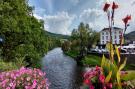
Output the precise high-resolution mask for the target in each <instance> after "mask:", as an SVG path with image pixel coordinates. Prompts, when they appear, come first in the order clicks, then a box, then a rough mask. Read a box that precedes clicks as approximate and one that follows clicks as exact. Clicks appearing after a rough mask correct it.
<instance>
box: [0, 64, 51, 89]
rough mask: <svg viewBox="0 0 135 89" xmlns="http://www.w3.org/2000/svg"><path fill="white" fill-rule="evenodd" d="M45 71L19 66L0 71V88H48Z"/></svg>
mask: <svg viewBox="0 0 135 89" xmlns="http://www.w3.org/2000/svg"><path fill="white" fill-rule="evenodd" d="M48 87H49V84H48V81H47V79H46V78H45V73H43V72H42V71H41V70H39V69H28V68H24V67H22V68H20V69H19V70H12V71H8V72H1V73H0V88H1V89H48Z"/></svg>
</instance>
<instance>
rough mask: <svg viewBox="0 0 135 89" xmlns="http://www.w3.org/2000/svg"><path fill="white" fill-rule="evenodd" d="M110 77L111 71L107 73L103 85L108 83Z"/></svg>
mask: <svg viewBox="0 0 135 89" xmlns="http://www.w3.org/2000/svg"><path fill="white" fill-rule="evenodd" d="M111 76H112V71H110V72H109V74H108V75H107V77H106V79H105V83H108V82H109V81H110V79H111Z"/></svg>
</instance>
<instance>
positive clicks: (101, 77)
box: [99, 75, 105, 83]
mask: <svg viewBox="0 0 135 89" xmlns="http://www.w3.org/2000/svg"><path fill="white" fill-rule="evenodd" d="M99 80H100V82H101V83H104V82H105V76H104V75H99Z"/></svg>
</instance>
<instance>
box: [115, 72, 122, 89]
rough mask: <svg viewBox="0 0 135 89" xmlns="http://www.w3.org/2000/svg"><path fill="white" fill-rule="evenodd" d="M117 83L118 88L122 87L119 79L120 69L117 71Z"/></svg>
mask: <svg viewBox="0 0 135 89" xmlns="http://www.w3.org/2000/svg"><path fill="white" fill-rule="evenodd" d="M116 76H117V83H118V89H122V88H121V79H120V71H117V75H116Z"/></svg>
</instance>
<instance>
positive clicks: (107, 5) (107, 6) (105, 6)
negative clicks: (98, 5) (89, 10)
mask: <svg viewBox="0 0 135 89" xmlns="http://www.w3.org/2000/svg"><path fill="white" fill-rule="evenodd" d="M109 7H110V4H108V3H105V5H104V8H103V10H104V11H105V12H107V10H108V9H109Z"/></svg>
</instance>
